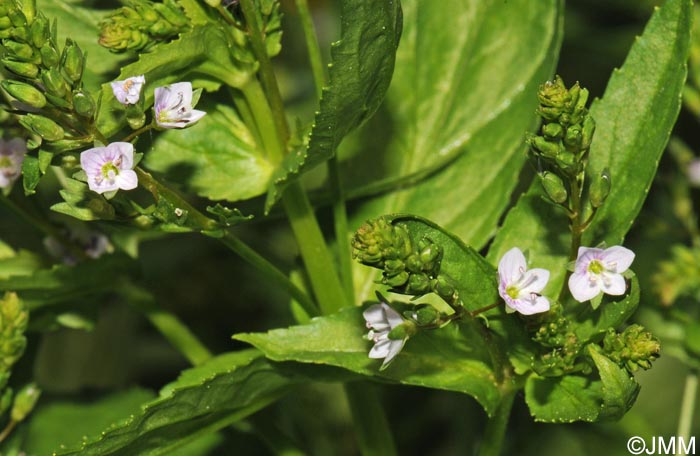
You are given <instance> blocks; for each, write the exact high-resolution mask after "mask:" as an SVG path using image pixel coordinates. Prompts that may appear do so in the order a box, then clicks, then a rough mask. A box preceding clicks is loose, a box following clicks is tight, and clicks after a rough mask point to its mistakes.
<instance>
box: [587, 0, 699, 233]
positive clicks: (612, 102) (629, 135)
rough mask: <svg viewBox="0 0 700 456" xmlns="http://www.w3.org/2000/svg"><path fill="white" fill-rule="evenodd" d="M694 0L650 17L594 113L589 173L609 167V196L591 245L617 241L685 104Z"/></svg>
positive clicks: (677, 0) (673, 1)
mask: <svg viewBox="0 0 700 456" xmlns="http://www.w3.org/2000/svg"><path fill="white" fill-rule="evenodd" d="M691 13H692V2H691V1H690V0H668V1H666V2H665V3H664V4H663V6H662V7H660V8H659V9H658V10H657V11H656V12H655V13H654V15H653V16H652V18H651V19H650V21H649V23H648V24H647V26H646V29H645V30H644V33H643V34H642V36H641V37H639V38H638V39H637V40H636V41H635V43H634V45H633V46H632V49H631V50H630V53H629V54H628V56H627V59H626V60H625V63H624V65H623V66H622V68H620V70H618V71H615V72H614V73H613V75H612V76H611V77H610V81H609V82H608V87H607V88H606V90H605V95H604V96H603V98H602V100H599V101H597V102H596V103H594V105H593V107H592V108H591V114H592V115H593V118H594V119H595V121H596V125H597V127H596V132H595V136H594V137H593V143H592V144H591V151H590V158H589V163H590V164H589V169H588V172H589V173H590V175H591V176H594V175H597V174H599V173H601V172H602V171H603V170H604V169H605V168H608V169H609V170H610V175H611V178H612V179H611V181H612V188H611V190H610V196H608V199H607V200H606V202H605V204H604V205H603V206H602V207H601V209H600V210H599V212H598V214H596V217H595V219H594V220H593V225H592V226H591V229H590V230H589V231H587V232H586V233H585V234H584V242H586V244H588V245H593V244H597V243H599V242H602V241H605V242H607V243H608V245H615V244H620V243H621V242H622V240H623V239H624V236H625V234H626V233H627V231H628V230H629V229H630V227H631V226H632V222H633V221H634V219H635V218H636V217H637V214H638V213H639V210H640V209H641V207H642V203H643V202H644V200H645V199H646V195H647V192H648V191H649V187H650V186H651V182H652V180H653V178H654V175H655V174H656V167H657V166H658V164H659V159H660V157H661V154H662V152H663V151H664V148H665V147H666V143H667V142H668V138H669V136H670V134H671V129H672V128H673V125H674V123H675V122H676V118H677V116H678V112H679V110H680V106H681V94H682V92H683V87H684V83H685V78H686V73H687V65H686V62H687V60H688V49H689V41H690V24H691V16H692V14H691Z"/></svg>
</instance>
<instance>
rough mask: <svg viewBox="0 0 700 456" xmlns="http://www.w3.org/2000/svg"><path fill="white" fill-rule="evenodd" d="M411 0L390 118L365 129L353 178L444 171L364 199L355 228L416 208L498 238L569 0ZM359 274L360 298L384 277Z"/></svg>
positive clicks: (479, 243) (475, 238) (465, 230)
mask: <svg viewBox="0 0 700 456" xmlns="http://www.w3.org/2000/svg"><path fill="white" fill-rule="evenodd" d="M403 7H404V13H405V26H404V36H403V38H402V42H401V45H400V46H399V50H398V53H397V62H396V71H395V75H394V80H393V82H392V85H391V87H390V89H389V92H388V94H387V101H386V104H385V109H384V110H382V111H380V113H379V114H378V115H377V116H376V117H375V118H376V119H378V122H381V124H380V125H373V122H369V123H368V125H367V128H366V129H364V130H363V131H362V132H361V133H362V134H363V135H364V138H362V140H360V141H359V144H357V148H356V150H357V153H356V154H355V155H354V156H353V157H352V158H350V159H349V160H348V161H347V163H346V165H347V166H346V169H345V170H344V176H345V177H346V180H347V181H348V182H347V183H346V186H347V187H348V188H355V187H358V186H362V185H366V184H368V183H371V182H373V181H375V180H377V179H386V178H389V179H390V178H400V177H401V176H408V175H412V174H415V173H421V172H422V171H424V170H426V169H435V171H434V172H433V174H432V175H430V176H429V177H427V178H426V179H424V180H423V181H422V182H421V183H420V184H418V185H414V186H411V187H408V188H407V189H404V190H398V191H394V192H393V193H390V194H388V195H383V196H381V197H378V198H374V199H372V200H370V201H369V202H367V203H365V204H363V205H362V206H361V207H360V208H359V211H357V213H356V214H355V215H354V217H353V220H354V226H358V225H359V224H360V223H361V222H362V220H364V219H368V218H372V217H376V216H378V215H380V214H385V213H391V212H398V211H406V212H411V213H415V214H418V215H421V216H424V217H426V218H429V219H430V220H433V221H435V222H436V223H438V224H440V225H441V226H442V227H444V228H446V229H448V230H449V231H451V232H453V233H455V234H456V235H457V236H459V237H460V238H461V239H463V240H464V241H465V242H466V243H467V244H469V245H471V246H473V247H474V248H475V249H477V250H478V249H481V248H482V247H483V246H484V245H485V243H486V242H487V240H488V239H489V237H490V236H492V235H493V232H494V230H495V227H496V224H497V222H498V219H499V217H500V216H501V213H502V211H503V209H504V208H505V206H506V204H507V203H508V201H509V198H510V193H511V191H512V190H513V188H514V186H515V183H516V182H517V176H518V173H519V171H520V169H521V167H522V165H523V162H524V160H525V155H524V153H523V151H524V146H523V137H524V134H525V132H526V131H527V130H528V129H529V128H531V127H532V126H533V125H534V121H535V115H534V110H535V107H536V103H537V100H536V96H535V94H536V92H537V87H538V86H539V84H540V83H541V82H542V81H543V80H545V79H547V78H549V77H550V76H551V74H552V71H553V69H554V64H555V62H556V57H557V54H558V50H559V45H560V42H561V36H562V34H561V26H562V24H561V17H562V16H561V15H562V10H563V8H562V5H561V2H560V1H559V0H544V1H538V2H531V1H528V0H516V1H508V2H503V1H499V0H487V1H464V0H449V1H446V2H445V1H441V2H435V1H432V0H407V1H404V2H403ZM387 125H389V126H390V127H387ZM372 128H375V129H374V130H373V129H372ZM377 128H379V129H377ZM387 138H389V139H388V141H387ZM387 142H388V143H387ZM447 163H449V166H448V167H445V168H444V169H442V170H440V169H439V166H437V168H436V165H440V164H447ZM484 170H488V172H484ZM357 272H358V276H359V277H360V278H361V285H360V287H361V289H360V290H358V296H359V297H360V299H363V298H367V297H368V296H370V294H367V293H365V292H364V291H366V290H370V288H371V283H372V281H373V280H374V275H373V274H372V275H369V274H367V273H366V272H362V271H360V270H357Z"/></svg>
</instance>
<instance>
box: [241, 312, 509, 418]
mask: <svg viewBox="0 0 700 456" xmlns="http://www.w3.org/2000/svg"><path fill="white" fill-rule="evenodd" d="M478 325H479V324H478V323H477V324H467V323H465V324H451V325H448V326H446V327H444V328H442V329H439V330H435V331H423V332H420V333H418V334H417V335H416V336H415V337H413V338H411V339H409V340H408V341H407V342H406V345H405V347H404V348H403V350H402V351H401V352H400V353H399V354H398V355H397V357H396V358H395V359H394V361H393V362H392V363H391V365H390V366H389V367H388V368H386V369H385V370H383V371H379V366H380V364H381V362H380V361H378V360H373V359H370V358H369V357H368V356H367V354H368V352H369V350H370V348H371V347H372V344H371V342H369V341H367V340H366V339H365V338H364V336H365V335H366V332H367V328H366V327H365V322H364V319H363V317H362V309H361V308H359V307H354V308H348V309H343V310H342V311H340V312H338V313H336V314H333V315H330V316H327V317H318V318H314V319H312V320H311V322H310V323H309V324H306V325H300V326H293V327H290V328H288V329H277V330H273V331H269V332H267V333H250V334H238V335H236V336H234V338H235V339H238V340H242V341H245V342H248V343H250V344H252V345H254V346H255V347H257V348H258V349H260V350H262V351H263V352H264V353H265V356H267V357H268V358H270V359H272V360H275V361H298V362H302V363H314V364H327V365H331V366H338V367H342V368H345V369H348V370H351V371H353V372H356V373H359V374H362V375H368V376H374V377H377V378H381V379H386V380H391V381H395V382H399V383H403V384H406V385H417V386H424V387H429V388H437V389H444V390H450V391H458V392H462V393H466V394H469V395H471V396H472V397H474V398H475V399H476V400H477V401H478V402H479V403H480V404H481V405H482V406H483V407H484V409H485V410H486V412H487V413H489V414H491V413H493V411H494V410H495V408H496V406H497V405H498V403H499V399H500V392H499V389H498V384H497V379H496V374H495V373H494V371H493V369H492V367H491V363H492V358H491V356H492V354H491V352H490V348H492V347H490V346H489V345H488V344H489V342H485V340H484V335H483V333H482V331H481V330H480V329H481V328H482V327H481V326H478Z"/></svg>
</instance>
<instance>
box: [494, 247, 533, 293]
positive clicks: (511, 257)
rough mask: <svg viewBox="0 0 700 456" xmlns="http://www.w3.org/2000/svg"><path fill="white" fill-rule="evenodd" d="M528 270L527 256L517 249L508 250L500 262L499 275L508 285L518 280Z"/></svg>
mask: <svg viewBox="0 0 700 456" xmlns="http://www.w3.org/2000/svg"><path fill="white" fill-rule="evenodd" d="M526 269H527V263H526V261H525V255H523V252H522V251H521V250H520V249H519V248H517V247H513V248H512V249H510V250H508V251H507V252H506V253H505V254H504V255H503V257H501V261H499V262H498V275H499V276H500V278H501V280H502V281H505V282H506V284H508V285H510V284H512V283H513V282H515V281H516V280H518V278H520V275H521V274H522V273H523V271H525V270H526Z"/></svg>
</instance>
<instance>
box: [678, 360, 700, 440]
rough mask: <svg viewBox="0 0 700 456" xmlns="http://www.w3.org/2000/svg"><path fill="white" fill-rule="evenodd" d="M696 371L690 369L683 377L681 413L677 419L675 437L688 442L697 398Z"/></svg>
mask: <svg viewBox="0 0 700 456" xmlns="http://www.w3.org/2000/svg"><path fill="white" fill-rule="evenodd" d="M698 384H699V382H698V370H697V369H696V368H691V370H690V372H689V373H688V375H687V376H686V377H685V388H684V389H683V400H682V402H681V413H680V416H679V419H678V431H676V435H677V436H678V437H680V438H682V439H683V441H684V442H688V440H689V439H690V433H691V430H692V427H693V426H692V425H693V414H694V413H695V402H696V401H697V397H698Z"/></svg>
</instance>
